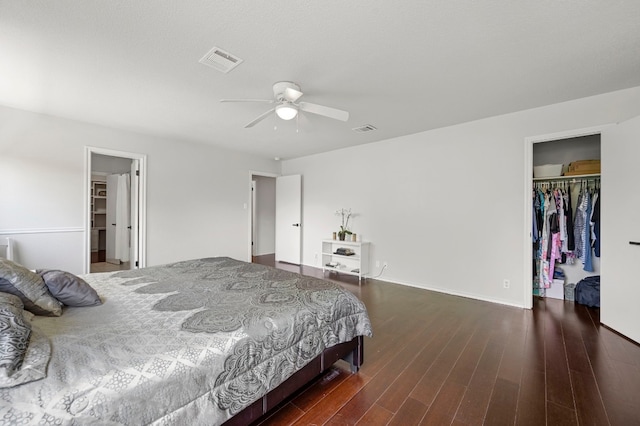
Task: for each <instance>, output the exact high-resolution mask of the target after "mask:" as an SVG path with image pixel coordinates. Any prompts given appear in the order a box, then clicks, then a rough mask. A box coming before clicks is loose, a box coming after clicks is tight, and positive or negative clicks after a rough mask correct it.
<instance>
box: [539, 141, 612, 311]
mask: <svg viewBox="0 0 640 426" xmlns="http://www.w3.org/2000/svg"><path fill="white" fill-rule="evenodd" d="M533 170H534V177H533V180H532V194H531V196H532V200H533V208H532V223H531V227H532V232H531V235H532V245H533V248H532V258H533V259H532V262H533V268H532V269H533V276H532V291H533V294H534V295H537V296H541V297H551V298H555V299H566V300H573V299H574V289H575V286H576V284H577V283H578V282H580V281H581V280H583V279H585V278H587V277H592V278H589V280H599V275H600V255H601V252H600V205H601V185H600V183H601V173H600V134H599V133H598V134H593V135H588V136H580V137H575V138H568V139H561V140H554V141H546V142H539V143H535V144H533ZM604 202H606V194H605V201H604Z"/></svg>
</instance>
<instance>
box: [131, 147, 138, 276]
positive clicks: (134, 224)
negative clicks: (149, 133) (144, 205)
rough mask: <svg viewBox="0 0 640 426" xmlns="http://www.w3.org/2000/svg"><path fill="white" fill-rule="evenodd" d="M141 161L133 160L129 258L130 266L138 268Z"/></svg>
mask: <svg viewBox="0 0 640 426" xmlns="http://www.w3.org/2000/svg"><path fill="white" fill-rule="evenodd" d="M139 174H140V161H139V160H136V159H134V160H131V204H130V205H131V232H130V234H129V235H130V237H129V238H130V239H131V246H130V251H131V252H130V255H129V259H130V262H131V263H130V265H131V266H130V268H131V269H136V268H138V267H139V265H140V264H139V262H138V247H139V241H138V234H139V233H138V227H139V226H140V225H139V224H140V222H139V221H140V215H139V211H140V207H139V205H138V203H139V200H140V196H139V191H140V188H139V185H140V176H139Z"/></svg>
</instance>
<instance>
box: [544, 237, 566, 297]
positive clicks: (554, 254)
mask: <svg viewBox="0 0 640 426" xmlns="http://www.w3.org/2000/svg"><path fill="white" fill-rule="evenodd" d="M561 247H562V241H561V240H560V233H559V232H556V233H555V234H551V259H550V260H549V283H551V281H553V271H554V270H555V265H556V259H560V258H561V256H562V255H561V254H560V248H561ZM547 288H549V287H548V286H547Z"/></svg>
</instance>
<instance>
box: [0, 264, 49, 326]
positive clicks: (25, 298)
mask: <svg viewBox="0 0 640 426" xmlns="http://www.w3.org/2000/svg"><path fill="white" fill-rule="evenodd" d="M0 291H2V292H5V293H10V294H13V295H15V296H18V297H19V298H20V300H22V303H23V304H24V307H25V309H26V310H28V311H30V312H33V313H34V314H36V315H45V316H54V317H59V316H60V315H62V305H61V304H60V302H58V301H57V300H56V299H55V298H54V297H53V296H52V295H51V293H49V290H48V289H47V286H46V285H45V284H44V280H43V279H42V277H41V276H40V275H38V274H36V273H35V272H32V271H30V270H28V269H27V268H25V267H24V266H20V265H18V264H17V263H15V262H12V261H10V260H7V259H2V258H0Z"/></svg>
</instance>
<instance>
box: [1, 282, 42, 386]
mask: <svg viewBox="0 0 640 426" xmlns="http://www.w3.org/2000/svg"><path fill="white" fill-rule="evenodd" d="M23 314H24V310H23V309H22V301H21V300H20V298H19V297H18V296H14V295H13V294H8V293H0V331H1V332H0V388H9V387H13V386H17V385H20V384H22V383H28V382H32V381H34V380H40V379H42V378H44V377H46V368H47V364H48V362H49V358H50V356H51V346H50V345H49V341H48V340H47V339H46V337H44V336H43V335H41V334H40V333H32V332H31V324H29V322H27V321H25V319H24V315H23Z"/></svg>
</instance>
